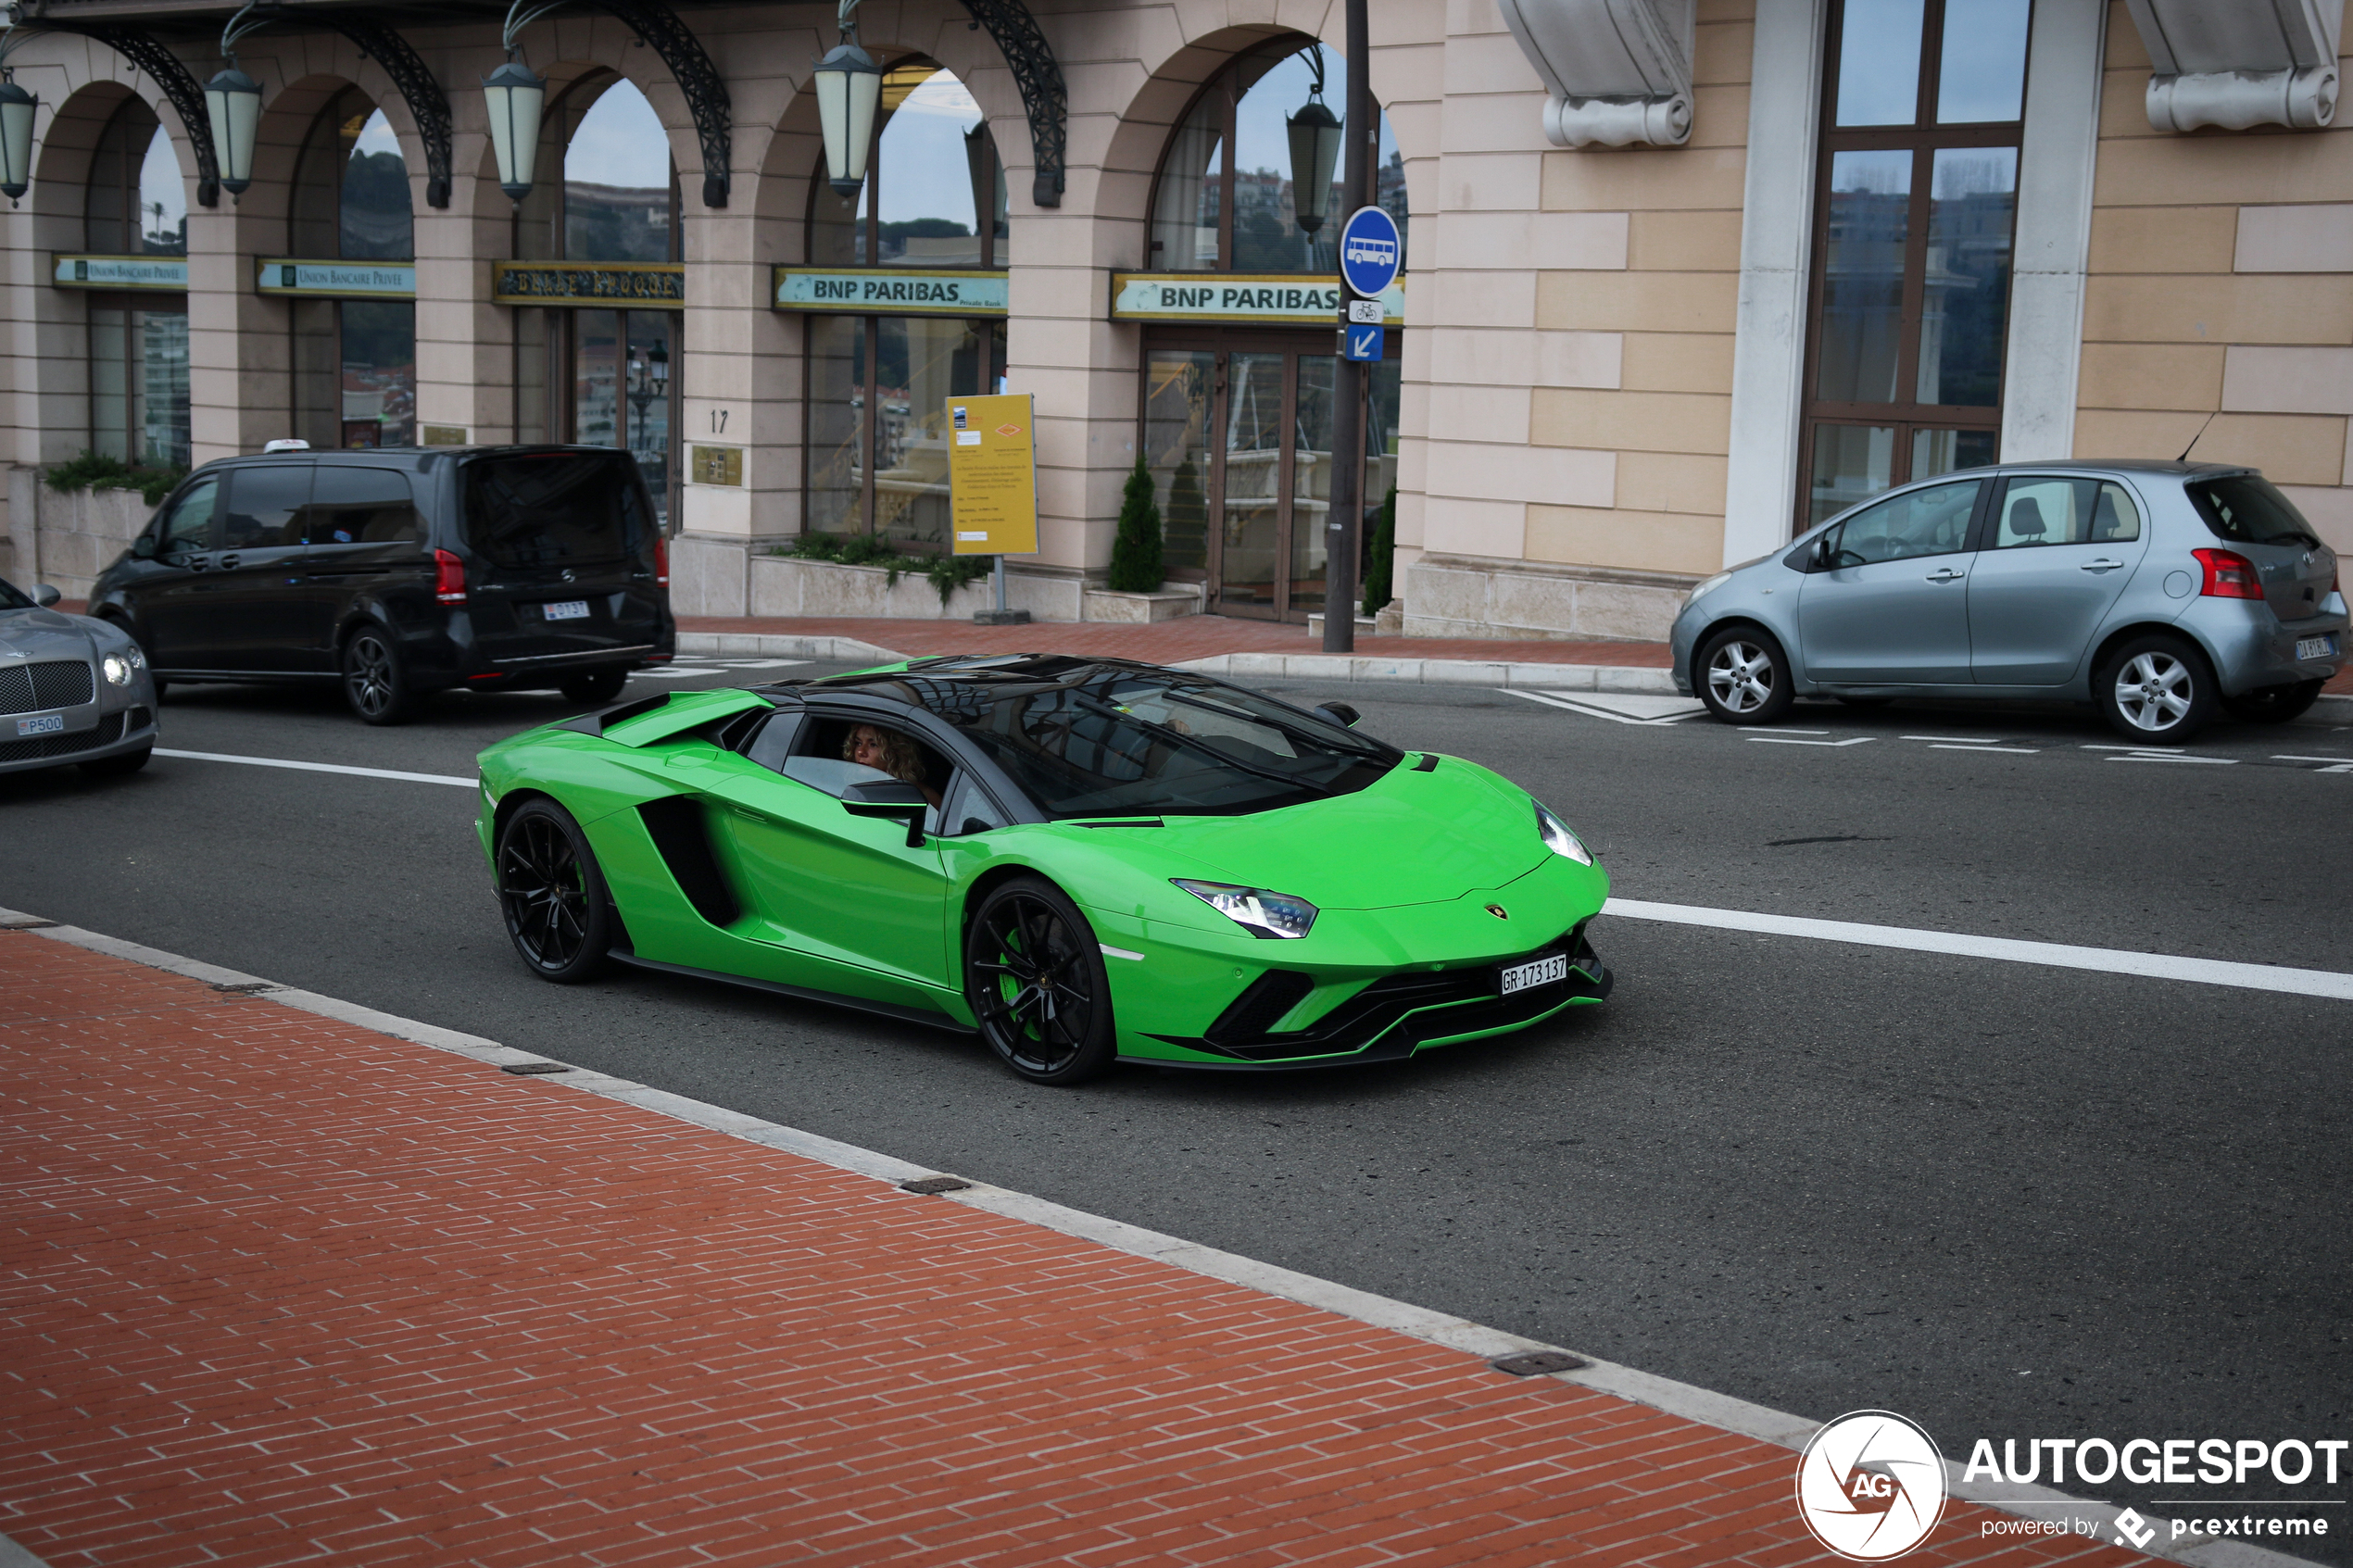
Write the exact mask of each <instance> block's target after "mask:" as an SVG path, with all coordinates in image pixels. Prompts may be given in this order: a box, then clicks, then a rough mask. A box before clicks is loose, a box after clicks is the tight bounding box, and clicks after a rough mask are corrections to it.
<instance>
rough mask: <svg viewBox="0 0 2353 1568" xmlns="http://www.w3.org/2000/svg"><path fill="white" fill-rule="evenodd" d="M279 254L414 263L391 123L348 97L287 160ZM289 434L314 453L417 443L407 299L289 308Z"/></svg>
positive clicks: (340, 97)
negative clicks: (291, 169) (287, 192)
mask: <svg viewBox="0 0 2353 1568" xmlns="http://www.w3.org/2000/svg"><path fill="white" fill-rule="evenodd" d="M286 248H287V254H288V255H290V256H292V257H295V258H296V259H297V260H302V261H407V260H409V259H410V258H412V257H414V256H415V255H416V252H417V246H416V223H415V219H414V217H413V216H412V214H411V211H410V207H409V163H408V160H407V159H406V158H404V157H402V156H401V153H400V140H399V138H398V137H396V136H395V135H394V134H393V132H392V122H391V121H390V120H388V119H385V118H384V111H383V110H382V109H380V108H378V107H376V106H375V105H374V104H373V103H371V101H370V100H369V98H368V95H367V94H364V93H362V92H360V91H359V89H358V88H357V87H346V88H344V89H343V90H342V91H341V92H339V93H337V94H335V95H334V96H333V98H331V99H329V100H328V101H327V107H325V108H323V109H321V110H320V111H319V116H318V118H317V119H313V120H312V121H311V122H310V131H309V133H308V135H306V136H305V137H304V138H303V141H302V151H301V152H300V154H298V155H297V156H296V159H295V177H294V190H293V192H292V193H291V196H290V199H289V201H288V202H287V222H286ZM290 303H291V306H292V315H293V320H294V377H295V408H294V411H295V433H296V435H299V436H301V437H302V438H303V439H304V440H306V441H308V442H309V443H310V444H311V445H313V446H407V445H412V444H413V443H414V442H415V440H416V435H417V307H416V304H415V302H414V301H411V300H406V299H307V298H303V299H295V300H293V301H291V302H290Z"/></svg>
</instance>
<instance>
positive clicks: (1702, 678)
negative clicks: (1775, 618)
mask: <svg viewBox="0 0 2353 1568" xmlns="http://www.w3.org/2000/svg"><path fill="white" fill-rule="evenodd" d="M1692 666H1693V669H1692V690H1693V691H1694V692H1696V693H1697V694H1698V695H1699V700H1700V701H1701V703H1702V704H1703V705H1705V707H1706V709H1707V710H1708V712H1710V713H1712V714H1714V715H1715V716H1716V717H1717V718H1718V719H1721V720H1722V721H1724V722H1725V723H1727V724H1771V723H1775V722H1778V721H1780V719H1781V718H1782V717H1783V716H1784V715H1786V714H1787V713H1788V712H1789V710H1790V707H1791V705H1792V704H1793V703H1794V702H1796V701H1797V692H1796V689H1795V685H1794V683H1793V678H1792V675H1791V672H1790V667H1789V656H1788V655H1787V654H1785V653H1783V652H1782V651H1781V645H1780V644H1779V643H1777V642H1775V641H1774V640H1773V639H1772V638H1771V637H1768V636H1767V635H1766V634H1765V633H1763V632H1761V631H1759V630H1758V629H1757V628H1755V627H1754V626H1733V627H1730V628H1728V629H1727V630H1725V631H1721V632H1718V633H1716V634H1715V635H1714V636H1712V637H1710V638H1708V639H1707V641H1706V642H1705V643H1702V644H1701V645H1700V649H1699V657H1698V658H1696V659H1692Z"/></svg>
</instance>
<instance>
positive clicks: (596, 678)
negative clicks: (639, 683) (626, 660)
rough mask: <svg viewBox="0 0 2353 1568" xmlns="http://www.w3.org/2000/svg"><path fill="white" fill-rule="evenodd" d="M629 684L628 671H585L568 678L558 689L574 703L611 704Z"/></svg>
mask: <svg viewBox="0 0 2353 1568" xmlns="http://www.w3.org/2000/svg"><path fill="white" fill-rule="evenodd" d="M627 684H629V671H626V670H584V671H581V672H580V673H579V674H577V675H572V676H567V677H566V678H565V680H564V684H562V685H561V686H560V687H558V688H557V689H558V690H559V691H560V692H562V693H563V694H564V696H565V697H566V698H568V699H569V700H571V701H573V702H610V701H611V700H612V699H613V698H615V697H617V696H620V695H621V688H622V687H623V686H625V685H627Z"/></svg>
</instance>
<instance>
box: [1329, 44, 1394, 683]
mask: <svg viewBox="0 0 2353 1568" xmlns="http://www.w3.org/2000/svg"><path fill="white" fill-rule="evenodd" d="M1347 47H1348V119H1347V124H1346V127H1345V131H1346V141H1347V144H1348V156H1347V158H1346V160H1345V164H1344V167H1343V169H1342V172H1341V176H1340V178H1341V182H1342V183H1343V184H1345V185H1346V186H1347V192H1348V194H1347V199H1346V201H1345V202H1343V203H1342V204H1341V205H1342V206H1343V207H1345V209H1346V210H1348V211H1350V212H1353V211H1355V210H1356V209H1357V208H1358V207H1370V206H1371V205H1372V201H1373V191H1372V173H1373V147H1374V145H1375V142H1376V138H1378V136H1379V134H1380V122H1379V120H1378V119H1377V118H1376V117H1375V115H1374V113H1373V89H1372V74H1373V72H1372V48H1371V45H1370V43H1369V41H1368V39H1367V36H1366V27H1365V0H1348V39H1347ZM1340 293H1341V295H1343V296H1344V295H1346V294H1347V293H1348V290H1347V289H1346V288H1345V287H1343V288H1342V289H1341V290H1340ZM1340 328H1341V331H1342V333H1343V335H1344V334H1345V332H1346V325H1345V323H1344V322H1343V323H1340ZM1339 372H1340V373H1339V375H1338V376H1337V377H1336V378H1335V380H1336V382H1337V384H1336V385H1335V386H1334V387H1333V393H1334V396H1333V400H1332V483H1331V492H1330V494H1331V502H1330V506H1331V510H1330V511H1329V513H1327V516H1326V518H1325V520H1324V651H1325V652H1326V653H1353V652H1354V651H1355V648H1356V557H1357V553H1358V550H1359V548H1360V546H1358V543H1357V537H1358V535H1359V534H1360V533H1363V531H1364V521H1365V518H1364V511H1365V508H1364V501H1363V492H1364V483H1365V388H1366V386H1367V385H1368V384H1369V383H1370V381H1371V376H1370V372H1369V371H1368V370H1366V369H1365V366H1364V365H1363V364H1362V363H1360V362H1359V361H1357V360H1354V359H1351V358H1348V357H1347V356H1346V355H1345V354H1343V355H1342V356H1341V357H1340V365H1339Z"/></svg>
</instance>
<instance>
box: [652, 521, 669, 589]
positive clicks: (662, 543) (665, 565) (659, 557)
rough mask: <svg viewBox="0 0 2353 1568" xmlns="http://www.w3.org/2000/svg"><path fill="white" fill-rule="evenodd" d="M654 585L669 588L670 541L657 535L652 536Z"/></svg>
mask: <svg viewBox="0 0 2353 1568" xmlns="http://www.w3.org/2000/svg"><path fill="white" fill-rule="evenodd" d="M654 583H655V585H656V586H657V587H662V588H667V587H669V586H670V541H669V540H668V539H667V538H665V537H663V536H662V535H661V534H659V533H657V534H655V535H654Z"/></svg>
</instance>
